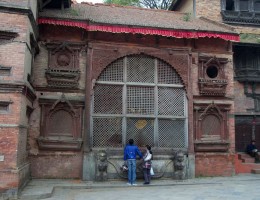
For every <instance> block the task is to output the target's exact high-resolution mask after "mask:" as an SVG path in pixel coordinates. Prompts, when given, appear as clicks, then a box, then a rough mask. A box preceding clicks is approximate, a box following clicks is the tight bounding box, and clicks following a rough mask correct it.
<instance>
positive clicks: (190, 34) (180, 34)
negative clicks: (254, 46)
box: [38, 18, 239, 41]
mask: <svg viewBox="0 0 260 200" xmlns="http://www.w3.org/2000/svg"><path fill="white" fill-rule="evenodd" d="M38 23H39V24H53V25H62V26H73V27H79V28H83V29H85V30H87V31H102V32H110V33H133V34H135V33H138V34H144V35H161V36H166V37H176V38H203V37H209V38H221V39H224V40H230V41H239V35H236V34H229V33H214V32H206V31H185V30H166V29H164V30H162V29H156V28H144V27H143V28H138V27H127V26H114V25H95V24H88V23H86V22H76V21H69V20H56V19H48V18H39V19H38Z"/></svg>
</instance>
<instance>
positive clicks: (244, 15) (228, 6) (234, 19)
mask: <svg viewBox="0 0 260 200" xmlns="http://www.w3.org/2000/svg"><path fill="white" fill-rule="evenodd" d="M221 2H222V11H221V14H222V18H223V21H224V22H226V23H230V24H248V25H259V24H260V18H259V17H260V13H259V11H260V5H259V4H260V3H259V0H221Z"/></svg>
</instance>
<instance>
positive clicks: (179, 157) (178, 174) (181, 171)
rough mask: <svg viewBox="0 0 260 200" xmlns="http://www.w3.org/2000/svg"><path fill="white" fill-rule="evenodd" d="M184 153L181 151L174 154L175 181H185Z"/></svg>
mask: <svg viewBox="0 0 260 200" xmlns="http://www.w3.org/2000/svg"><path fill="white" fill-rule="evenodd" d="M184 156H185V155H184V153H183V152H182V151H178V152H176V153H175V159H174V175H175V179H178V180H183V179H185V162H184V161H185V159H184Z"/></svg>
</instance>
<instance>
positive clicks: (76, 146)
mask: <svg viewBox="0 0 260 200" xmlns="http://www.w3.org/2000/svg"><path fill="white" fill-rule="evenodd" d="M37 142H38V145H39V149H42V150H80V149H81V146H82V142H83V141H82V139H76V140H75V139H73V138H71V139H62V138H55V137H39V138H38V139H37Z"/></svg>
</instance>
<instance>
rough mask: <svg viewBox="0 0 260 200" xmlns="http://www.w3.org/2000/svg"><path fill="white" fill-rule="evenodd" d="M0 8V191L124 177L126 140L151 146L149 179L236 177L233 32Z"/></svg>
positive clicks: (183, 17) (205, 25) (115, 13)
mask: <svg viewBox="0 0 260 200" xmlns="http://www.w3.org/2000/svg"><path fill="white" fill-rule="evenodd" d="M0 8H1V12H0V14H1V15H2V19H6V20H2V22H1V23H3V26H2V28H1V31H0V39H1V40H0V41H1V45H0V58H1V61H0V65H1V69H0V70H1V94H2V95H1V113H0V117H1V133H0V158H1V160H0V173H1V177H4V179H2V180H1V185H0V187H1V190H8V192H14V193H16V192H17V191H18V189H19V188H21V187H22V186H23V184H25V183H26V181H27V180H29V177H33V178H76V179H82V180H111V179H124V178H126V174H124V173H123V172H121V171H120V166H121V164H122V162H123V161H122V154H123V147H124V146H125V144H126V143H127V141H128V139H130V138H133V139H134V140H135V143H136V144H137V145H138V146H140V148H143V147H144V146H145V145H146V144H150V145H151V146H152V148H153V152H154V160H153V166H154V169H155V172H156V176H155V177H154V178H174V179H183V178H192V177H194V176H207V175H225V176H230V175H232V174H234V169H235V168H234V156H235V151H234V148H235V147H234V144H235V142H234V141H235V137H234V117H232V116H233V113H234V85H233V76H234V74H233V59H232V55H233V52H232V41H238V40H239V37H238V35H237V34H236V32H235V31H234V30H233V29H232V28H230V26H226V25H224V24H220V23H216V22H213V21H211V20H208V19H205V18H196V19H195V18H192V17H191V16H190V15H187V14H181V13H176V12H172V11H162V10H149V9H141V8H133V7H120V6H106V5H101V4H98V5H92V4H72V5H71V2H70V1H38V4H37V5H36V4H35V5H34V4H33V5H31V6H29V5H28V2H27V1H25V2H24V3H22V2H21V1H13V2H9V1H8V2H7V1H0ZM34 13H35V14H34ZM17 16H19V17H17ZM11 19H12V20H11ZM22 19H23V20H22ZM20 20H21V21H20ZM18 21H19V23H18ZM36 21H37V25H36ZM35 41H37V42H35ZM180 151H182V152H183V153H184V156H182V154H178V152H180ZM180 155H181V156H180ZM102 157H105V159H102ZM179 157H181V158H179ZM137 164H138V170H137V175H138V177H140V178H141V177H142V173H141V171H142V168H141V161H138V162H137ZM100 166H105V168H102V167H100ZM195 168H196V172H195ZM197 169H200V170H197Z"/></svg>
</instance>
